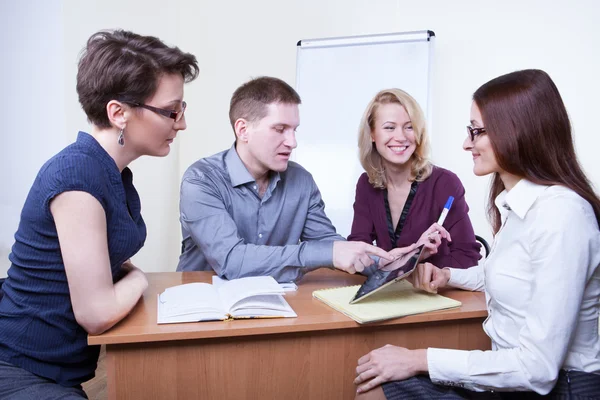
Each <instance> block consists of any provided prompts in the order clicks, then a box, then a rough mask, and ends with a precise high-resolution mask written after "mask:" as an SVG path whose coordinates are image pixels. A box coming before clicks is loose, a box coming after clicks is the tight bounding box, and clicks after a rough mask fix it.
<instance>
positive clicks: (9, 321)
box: [0, 132, 146, 386]
mask: <svg viewBox="0 0 600 400" xmlns="http://www.w3.org/2000/svg"><path fill="white" fill-rule="evenodd" d="M66 191H84V192H87V193H89V194H91V195H92V196H94V197H95V198H96V199H97V200H98V201H99V202H100V204H101V205H102V207H103V208H104V212H105V213H106V226H107V239H108V252H109V255H110V264H111V271H112V276H113V280H115V279H117V277H118V276H119V273H120V270H121V264H122V263H123V262H124V261H126V260H127V259H129V258H130V257H132V256H133V255H134V254H135V253H137V252H138V251H139V250H140V248H141V247H142V246H143V244H144V241H145V239H146V225H145V224H144V220H143V219H142V216H141V214H140V209H141V206H140V198H139V196H138V193H137V191H136V190H135V188H134V186H133V176H132V174H131V171H130V170H129V169H128V168H125V169H124V170H123V172H119V169H118V168H117V165H116V164H115V162H114V160H113V159H112V158H111V157H110V156H109V155H108V153H107V152H106V151H105V150H104V149H103V148H102V147H101V146H100V144H99V143H98V142H97V141H96V140H95V139H94V138H93V137H92V136H90V135H88V134H87V133H84V132H79V134H78V136H77V141H76V142H75V143H73V144H71V145H70V146H68V147H66V148H65V149H64V150H62V151H61V152H60V153H58V154H57V155H56V156H54V157H52V158H51V159H50V160H49V161H48V162H46V164H44V166H43V167H42V168H41V170H40V172H39V173H38V175H37V177H36V179H35V181H34V183H33V186H32V187H31V190H30V191H29V195H28V196H27V199H26V201H25V205H24V206H23V211H22V212H21V219H20V223H19V227H18V230H17V233H16V234H15V244H14V245H13V247H12V252H11V254H10V256H9V259H10V261H11V263H12V265H11V267H10V268H9V270H8V279H7V280H6V282H5V283H4V285H3V286H2V289H3V290H4V292H5V293H4V297H3V298H2V300H1V301H0V360H3V361H6V362H8V363H11V364H13V365H16V366H19V367H21V368H23V369H25V370H28V371H30V372H32V373H34V374H36V375H40V376H42V377H45V378H48V379H52V380H54V381H56V382H57V383H59V384H61V385H63V386H77V385H79V384H81V383H82V382H85V381H86V380H88V379H90V378H92V377H93V376H94V371H95V369H96V363H97V361H98V354H99V351H100V347H99V346H88V345H87V332H86V331H85V330H84V329H83V328H82V327H81V326H79V324H77V321H76V320H75V315H74V314H73V308H72V307H71V298H70V296H69V286H68V284H67V276H66V274H65V267H64V264H63V260H62V256H61V252H60V244H59V242H58V235H57V233H56V226H55V224H54V219H53V217H52V214H51V213H50V207H49V203H50V201H51V200H52V199H53V198H54V197H56V196H57V195H59V194H60V193H62V192H66Z"/></svg>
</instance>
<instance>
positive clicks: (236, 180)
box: [225, 143, 254, 187]
mask: <svg viewBox="0 0 600 400" xmlns="http://www.w3.org/2000/svg"><path fill="white" fill-rule="evenodd" d="M225 166H226V167H227V171H228V172H229V180H231V186H233V187H236V186H239V185H244V184H246V183H249V182H254V178H253V177H252V175H251V174H250V172H248V170H247V169H246V166H245V165H244V163H243V162H242V160H241V159H240V156H239V155H238V153H237V150H236V149H235V143H234V144H233V146H231V148H230V149H229V151H227V154H226V155H225Z"/></svg>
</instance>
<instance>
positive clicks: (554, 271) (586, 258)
mask: <svg viewBox="0 0 600 400" xmlns="http://www.w3.org/2000/svg"><path fill="white" fill-rule="evenodd" d="M561 203H562V204H561ZM531 211H533V210H530V212H531ZM536 211H537V215H535V218H532V220H534V221H536V226H534V227H533V228H532V230H531V232H530V234H531V241H530V249H529V251H530V256H531V267H532V268H533V270H534V277H533V282H532V291H531V296H530V299H529V301H528V302H526V303H524V307H527V308H526V311H525V322H524V324H523V326H522V328H521V329H520V331H519V336H518V343H519V345H518V347H514V348H505V349H498V350H494V351H460V350H443V349H434V348H430V349H428V351H427V360H428V363H429V372H430V376H431V379H432V381H433V382H435V383H438V384H452V385H459V386H464V387H466V388H468V389H472V390H490V389H499V390H515V391H535V392H537V393H539V394H547V393H548V392H550V391H551V390H552V388H553V387H554V385H555V383H556V380H557V377H558V372H559V370H560V368H561V367H562V365H563V362H564V359H565V357H566V353H567V350H568V348H569V343H570V342H571V340H572V337H573V334H574V331H575V328H576V325H577V320H578V314H579V312H580V307H581V304H582V298H583V293H584V290H585V287H586V285H587V282H588V281H589V280H590V279H592V275H593V273H594V271H595V269H596V266H593V265H591V257H592V254H594V253H593V252H597V251H598V247H599V245H598V234H597V229H598V228H597V226H595V227H594V226H593V225H595V218H594V215H593V213H591V212H589V211H586V210H585V209H584V208H583V207H582V205H581V203H575V204H574V202H573V201H570V202H569V201H564V202H563V201H558V204H557V202H554V205H552V202H550V201H548V199H544V202H543V203H542V204H540V205H539V208H538V210H536ZM544 221H552V222H551V223H544ZM590 221H592V222H594V224H592V223H591V222H590ZM453 272H454V271H453ZM507 290H508V288H507ZM558 294H560V295H558ZM490 318H493V315H491V316H490Z"/></svg>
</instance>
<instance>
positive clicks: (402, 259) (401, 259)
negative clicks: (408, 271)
mask: <svg viewBox="0 0 600 400" xmlns="http://www.w3.org/2000/svg"><path fill="white" fill-rule="evenodd" d="M417 247H418V245H417V244H416V243H413V244H411V245H410V246H406V247H397V248H395V249H392V250H390V251H389V252H388V253H389V254H390V256H393V257H394V259H393V260H392V261H389V260H385V259H383V258H381V259H379V269H381V270H382V271H393V270H394V269H396V268H399V267H401V266H403V265H404V264H405V263H406V261H407V260H408V259H409V258H410V257H412V256H413V255H414V254H415V249H416V248H417Z"/></svg>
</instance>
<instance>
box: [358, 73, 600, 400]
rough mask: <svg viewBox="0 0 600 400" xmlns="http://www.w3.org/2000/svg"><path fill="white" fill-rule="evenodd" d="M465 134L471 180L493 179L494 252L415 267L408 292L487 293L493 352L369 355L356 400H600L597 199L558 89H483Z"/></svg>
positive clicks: (530, 78)
mask: <svg viewBox="0 0 600 400" xmlns="http://www.w3.org/2000/svg"><path fill="white" fill-rule="evenodd" d="M467 131H468V136H467V138H466V139H465V142H464V145H463V148H464V149H465V150H466V151H469V152H471V154H472V156H473V163H474V167H473V172H474V173H475V175H478V176H482V175H489V174H491V175H492V187H491V190H490V204H489V215H490V220H491V223H492V227H493V231H494V235H495V238H494V245H493V247H492V252H491V253H490V255H489V257H488V258H487V259H486V260H485V261H484V262H483V263H480V265H478V266H476V267H471V268H469V269H466V270H460V269H454V268H443V269H440V268H438V267H436V266H434V265H432V264H429V263H426V264H422V265H420V266H419V267H418V269H417V271H416V272H415V273H414V274H413V276H412V282H413V285H414V286H415V287H417V288H420V289H423V290H426V291H429V292H436V291H437V289H439V288H441V287H444V286H453V287H457V288H461V289H465V290H479V291H485V294H486V299H487V306H488V312H489V316H488V318H487V319H486V321H485V322H484V324H483V327H484V329H485V332H486V333H487V335H488V336H489V337H490V339H491V341H492V350H490V351H462V350H449V349H434V348H429V349H426V350H425V349H419V350H408V349H405V348H401V347H396V346H386V347H383V348H380V349H377V350H374V351H372V352H370V353H369V354H367V355H365V356H364V357H362V358H361V359H360V360H359V361H358V367H357V368H356V373H357V378H356V380H355V383H356V384H357V385H358V392H359V393H362V394H359V395H358V396H357V399H358V398H361V399H369V398H370V399H382V398H387V399H410V398H428V399H436V398H439V399H442V398H443V399H458V398H496V399H502V398H511V399H528V398H532V399H536V398H541V397H542V396H544V395H548V394H549V397H548V398H554V399H563V398H564V399H592V398H594V399H597V398H600V339H599V337H598V314H599V304H598V300H599V297H600V269H599V268H598V266H599V265H600V230H599V229H598V225H599V222H600V199H599V198H598V196H597V195H596V193H595V192H594V190H593V188H592V186H591V184H590V183H589V181H588V179H587V178H586V176H585V174H584V173H583V171H582V170H581V168H580V166H579V163H578V161H577V156H576V154H575V149H574V146H573V138H572V135H571V124H570V122H569V117H568V115H567V110H566V108H565V106H564V104H563V101H562V99H561V96H560V94H559V92H558V89H557V88H556V86H555V85H554V82H552V80H551V79H550V77H549V76H548V74H546V73H545V72H543V71H540V70H524V71H517V72H513V73H510V74H507V75H503V76H500V77H498V78H496V79H493V80H491V81H490V82H488V83H486V84H484V85H483V86H481V87H480V88H479V89H478V90H477V91H476V92H475V94H474V95H473V105H472V108H471V123H470V125H469V126H468V127H467ZM424 373H428V374H429V377H426V376H424V375H419V374H424ZM371 389H373V390H371ZM382 389H383V390H382Z"/></svg>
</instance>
